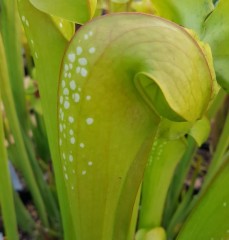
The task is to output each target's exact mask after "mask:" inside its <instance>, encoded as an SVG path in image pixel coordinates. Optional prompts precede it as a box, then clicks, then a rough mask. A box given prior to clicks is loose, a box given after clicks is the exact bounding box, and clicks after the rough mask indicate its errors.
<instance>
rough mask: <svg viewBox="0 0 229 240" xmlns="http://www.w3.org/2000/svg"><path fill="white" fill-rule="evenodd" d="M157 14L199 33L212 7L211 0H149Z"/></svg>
mask: <svg viewBox="0 0 229 240" xmlns="http://www.w3.org/2000/svg"><path fill="white" fill-rule="evenodd" d="M151 2H152V3H153V5H154V6H155V8H156V10H157V12H158V14H159V16H161V17H164V18H167V19H169V20H171V21H173V22H175V23H177V24H180V25H182V26H184V27H186V28H190V29H193V30H195V32H196V33H198V34H200V33H201V32H202V29H203V23H204V20H205V18H206V17H207V16H208V14H209V13H211V11H213V9H214V5H213V3H212V0H185V1H180V0H163V1H162V0H151Z"/></svg>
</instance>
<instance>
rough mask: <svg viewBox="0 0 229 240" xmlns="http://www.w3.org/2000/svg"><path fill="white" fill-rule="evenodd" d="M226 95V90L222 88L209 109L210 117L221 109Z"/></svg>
mask: <svg viewBox="0 0 229 240" xmlns="http://www.w3.org/2000/svg"><path fill="white" fill-rule="evenodd" d="M225 96H226V92H225V91H224V90H223V89H222V88H221V89H220V91H219V93H218V95H217V96H216V98H215V100H214V101H213V103H212V105H211V107H210V109H209V110H208V113H207V115H208V118H209V119H212V118H213V117H214V116H215V114H216V112H217V111H218V110H219V107H220V106H221V105H222V103H223V101H224V99H225Z"/></svg>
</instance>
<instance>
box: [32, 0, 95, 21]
mask: <svg viewBox="0 0 229 240" xmlns="http://www.w3.org/2000/svg"><path fill="white" fill-rule="evenodd" d="M30 2H31V3H32V4H33V5H34V6H35V7H36V8H38V9H39V10H40V11H43V12H45V13H48V14H50V15H54V16H58V17H61V18H64V19H67V20H69V21H73V22H77V23H81V24H82V23H85V22H87V21H88V20H90V19H91V18H92V17H93V15H94V12H95V10H96V3H97V0H83V1H82V0H64V1H63V0H55V1H53V0H30Z"/></svg>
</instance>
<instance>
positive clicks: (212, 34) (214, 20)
mask: <svg viewBox="0 0 229 240" xmlns="http://www.w3.org/2000/svg"><path fill="white" fill-rule="evenodd" d="M228 11H229V2H228V1H227V0H220V1H219V3H218V4H217V6H216V8H215V10H214V11H213V12H212V14H211V15H210V16H209V17H208V18H207V20H206V22H205V24H204V31H203V36H202V38H203V40H204V41H205V42H208V43H209V45H210V46H211V49H212V54H213V58H214V66H215V71H216V76H217V81H218V83H219V84H220V85H221V87H223V88H224V89H225V90H226V91H227V92H229V68H228V65H229V47H228V41H229V15H228Z"/></svg>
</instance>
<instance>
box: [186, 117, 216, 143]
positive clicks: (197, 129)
mask: <svg viewBox="0 0 229 240" xmlns="http://www.w3.org/2000/svg"><path fill="white" fill-rule="evenodd" d="M210 128H211V127H210V122H209V120H208V119H207V118H206V117H203V118H202V119H200V120H198V121H197V122H196V123H195V124H194V126H193V127H192V128H191V130H190V132H189V134H190V135H191V136H192V137H193V138H194V139H195V140H196V142H197V144H198V146H201V145H202V144H203V143H204V142H205V141H206V140H207V138H208V136H209V133H210V130H211V129H210Z"/></svg>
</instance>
